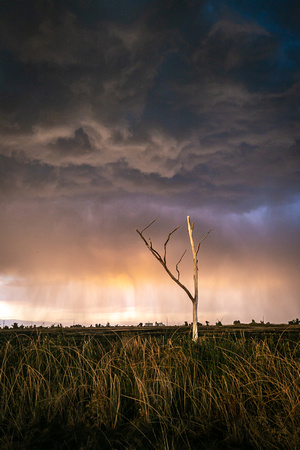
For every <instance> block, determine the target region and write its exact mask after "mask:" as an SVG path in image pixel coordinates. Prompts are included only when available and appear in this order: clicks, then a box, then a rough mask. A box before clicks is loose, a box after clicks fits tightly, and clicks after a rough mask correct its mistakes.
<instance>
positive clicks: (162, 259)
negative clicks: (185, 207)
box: [136, 216, 212, 342]
mask: <svg viewBox="0 0 300 450" xmlns="http://www.w3.org/2000/svg"><path fill="white" fill-rule="evenodd" d="M155 221H156V219H154V220H153V221H152V222H151V223H150V224H149V225H148V226H147V227H146V228H144V229H143V230H142V231H139V230H136V232H137V233H138V234H139V235H140V237H141V238H142V239H143V241H144V243H145V245H146V246H147V248H148V249H149V250H150V252H151V253H152V255H153V256H154V257H155V258H156V259H157V260H158V262H159V263H160V264H161V265H162V266H163V268H164V269H165V271H166V272H167V274H168V275H169V276H170V277H171V278H172V280H173V281H175V283H176V284H178V286H179V287H181V289H183V290H184V291H185V293H186V294H187V296H188V297H189V299H190V300H191V301H192V304H193V341H195V342H196V341H197V340H198V295H199V294H198V258H197V255H198V252H199V250H200V245H201V244H202V242H203V241H204V239H206V238H207V236H208V235H209V233H210V232H211V231H212V230H209V232H208V233H206V235H205V236H204V238H202V239H201V241H200V242H199V243H198V245H197V249H195V244H194V238H193V230H194V224H193V223H192V224H191V222H190V217H189V216H187V224H188V232H189V237H190V243H191V248H192V253H193V261H194V276H193V278H194V295H192V294H191V292H190V291H189V289H188V288H187V287H186V286H185V285H184V284H182V283H181V281H180V280H179V278H180V272H179V268H178V266H179V263H180V262H181V260H182V258H183V256H184V254H185V252H184V253H183V254H182V256H181V258H180V259H179V261H178V263H177V264H176V271H177V277H176V276H175V275H174V274H173V273H172V272H171V271H170V269H169V268H168V266H167V244H168V242H169V240H170V237H171V235H172V234H173V233H174V232H175V231H176V230H178V228H179V226H178V227H177V228H175V229H174V230H173V231H171V232H170V233H169V234H168V237H167V240H166V242H165V244H164V256H163V257H161V255H160V254H159V253H158V252H157V251H156V250H155V249H154V248H153V246H152V242H151V239H150V238H149V242H148V241H147V240H146V239H145V237H144V235H143V232H144V231H145V230H147V228H149V227H150V226H151V225H152V224H153V223H154V222H155Z"/></svg>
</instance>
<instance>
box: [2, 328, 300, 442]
mask: <svg viewBox="0 0 300 450" xmlns="http://www.w3.org/2000/svg"><path fill="white" fill-rule="evenodd" d="M0 361H1V362H0V448H3V449H5V448H7V449H9V448H11V449H12V448H13V449H18V448H19V449H25V448H31V449H33V448H51V449H54V448H57V449H59V448H66V449H67V448H72V449H74V448H78V449H79V448H80V449H88V448H90V449H94V448H95V449H97V448H101V449H105V448H114V449H116V448H122V449H125V448H132V449H134V448H137V449H138V448H156V449H177V448H187V449H189V448H191V449H193V448H197V449H198V448H200V449H201V448H256V449H277V448H284V449H297V448H300V346H299V343H297V342H292V341H289V340H286V339H285V338H284V336H282V337H281V338H279V339H276V340H274V339H273V338H265V339H263V340H260V339H246V338H245V336H243V335H239V336H236V335H235V334H231V335H224V336H220V337H218V338H217V337H202V338H200V339H199V343H198V344H194V343H192V342H190V340H188V338H182V339H181V340H180V339H179V338H176V336H175V337H173V338H172V339H165V338H161V339H154V338H151V337H147V338H143V337H141V336H140V337H138V336H132V337H128V338H122V339H118V340H117V341H101V340H99V339H97V337H92V338H83V339H80V340H75V339H72V338H70V337H64V336H63V335H61V336H59V335H58V336H53V337H50V336H47V335H46V336H45V335H42V334H40V335H38V336H37V337H27V336H25V335H16V336H14V337H12V338H11V339H9V340H7V341H6V342H3V343H2V344H1V347H0ZM47 445H49V446H48V447H47Z"/></svg>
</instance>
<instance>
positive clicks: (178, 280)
mask: <svg viewBox="0 0 300 450" xmlns="http://www.w3.org/2000/svg"><path fill="white" fill-rule="evenodd" d="M185 254H186V250H184V252H183V253H182V255H181V258H180V260H179V261H178V263H177V264H176V270H177V273H178V278H177V279H178V281H179V277H180V272H179V269H178V266H179V264H180V263H181V260H182V258H183V257H184V255H185Z"/></svg>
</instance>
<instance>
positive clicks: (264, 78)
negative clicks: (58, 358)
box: [0, 0, 300, 322]
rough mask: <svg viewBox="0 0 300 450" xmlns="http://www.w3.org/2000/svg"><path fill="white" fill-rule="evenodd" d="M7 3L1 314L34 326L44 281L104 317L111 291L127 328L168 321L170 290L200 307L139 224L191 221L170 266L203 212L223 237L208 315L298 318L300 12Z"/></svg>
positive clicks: (0, 26) (207, 224) (214, 243)
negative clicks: (170, 274)
mask: <svg viewBox="0 0 300 450" xmlns="http://www.w3.org/2000/svg"><path fill="white" fill-rule="evenodd" d="M0 8H1V14H0V35H1V47H0V51H1V77H0V89H1V102H0V132H1V141H0V174H1V176H0V200H1V239H0V242H1V244H0V251H1V255H2V258H1V262H0V272H1V274H2V276H3V284H2V291H1V292H2V293H1V297H0V303H1V302H3V305H4V304H5V305H6V308H8V306H7V305H12V304H17V303H18V305H23V306H22V307H21V306H19V308H20V309H19V310H17V311H20V315H22V314H23V316H24V310H25V309H24V308H26V305H28V307H29V306H30V305H32V302H31V300H32V299H33V298H36V294H34V289H37V286H41V285H43V286H45V291H43V294H42V296H45V298H48V294H47V292H49V291H47V288H46V287H47V286H49V285H50V284H51V285H53V283H54V285H55V283H58V285H59V286H61V287H60V288H59V289H60V291H59V295H58V294H57V295H58V297H57V298H60V299H64V300H63V301H62V300H59V301H58V300H57V301H58V303H61V302H62V303H63V304H64V305H65V306H64V308H65V309H66V310H69V309H70V310H71V311H72V312H70V314H71V315H72V314H73V315H75V314H76V311H77V309H78V308H79V303H80V300H76V301H75V300H72V295H71V294H70V292H71V291H70V290H69V291H68V289H69V288H68V286H70V283H71V284H72V283H73V284H74V283H75V284H76V283H83V284H81V286H83V285H84V286H85V288H82V291H81V292H82V298H85V299H86V298H88V296H89V295H92V296H93V305H94V306H93V307H92V306H91V305H90V308H91V310H92V309H93V308H94V309H93V311H98V313H97V314H99V315H100V316H101V314H102V313H103V315H106V316H108V315H109V310H107V309H105V308H106V307H104V304H106V303H105V302H106V300H105V299H107V298H108V297H109V298H111V299H112V298H113V304H114V306H113V309H114V311H115V310H119V312H120V319H117V318H116V319H115V320H116V321H120V320H121V319H122V320H125V321H126V320H127V321H129V322H130V320H131V321H134V320H138V322H140V321H143V320H142V319H143V318H142V317H141V316H142V315H143V311H146V310H147V314H148V316H147V319H149V320H150V319H151V320H154V321H155V320H156V317H158V315H159V314H160V312H159V311H161V310H163V312H161V314H162V317H158V319H159V320H162V319H163V317H164V315H167V312H168V309H169V308H171V309H172V306H170V305H171V303H172V302H171V300H170V298H173V296H175V297H176V299H177V300H178V299H179V300H178V307H177V309H176V308H175V309H176V311H177V312H176V314H175V313H174V315H173V316H172V320H173V322H176V321H183V320H185V319H186V315H187V314H189V307H190V305H189V304H188V300H186V303H187V305H185V303H184V302H182V299H181V293H177V291H176V290H174V288H173V287H172V285H171V283H169V281H168V280H166V279H165V278H164V277H165V274H163V273H161V272H160V268H159V267H158V268H156V265H155V261H153V262H152V261H151V255H147V253H146V251H147V249H146V248H145V247H143V245H142V242H141V241H140V242H139V239H138V235H137V234H136V233H135V229H136V228H137V227H141V228H143V227H144V226H146V225H147V224H148V223H150V222H151V221H152V220H153V218H155V217H158V221H157V224H156V225H155V227H153V229H152V228H151V229H150V230H149V232H150V233H151V232H152V233H153V235H154V237H156V238H157V240H158V241H157V242H158V243H161V242H163V239H164V236H166V235H167V234H168V232H169V231H170V230H171V229H173V228H174V227H175V226H177V225H178V224H180V225H181V228H180V230H181V231H180V233H178V237H175V236H174V242H173V243H172V245H173V246H174V247H173V248H174V255H173V254H172V257H173V256H174V261H175V260H176V257H177V255H178V254H180V252H181V248H182V247H184V248H186V247H185V246H186V245H187V242H186V237H187V236H186V231H185V228H186V225H185V218H186V215H187V214H190V215H191V217H192V219H193V220H194V222H195V227H196V228H197V226H198V229H199V236H201V233H206V231H207V230H208V229H210V228H214V233H213V234H212V235H211V236H210V237H209V241H207V242H205V250H203V252H204V255H203V260H206V263H205V264H204V266H203V268H202V274H203V277H202V278H201V281H200V283H202V287H203V295H204V303H203V308H204V311H205V314H206V316H207V317H209V320H214V319H211V317H213V318H214V316H215V315H216V314H217V315H218V316H219V315H220V314H221V312H222V316H225V317H227V320H228V321H230V320H232V319H233V316H232V314H233V313H232V311H234V310H236V311H238V312H237V314H240V315H241V317H242V316H243V317H244V318H245V320H248V319H249V321H250V319H251V318H252V317H250V315H252V314H254V312H255V310H254V309H253V308H252V309H251V308H250V310H249V303H251V302H252V304H256V303H255V302H258V303H259V304H260V305H261V306H260V309H261V311H260V312H259V314H261V315H266V316H267V315H268V314H269V315H270V317H271V318H272V319H271V320H277V321H281V320H288V319H289V318H292V317H290V316H293V315H294V316H295V315H297V314H298V315H299V284H297V283H298V282H297V274H296V270H295V268H296V267H297V266H299V257H298V255H299V248H298V247H297V245H298V244H297V243H298V241H299V229H298V224H299V214H300V213H299V175H300V174H299V162H300V152H299V150H300V148H299V147H300V128H299V104H300V102H299V100H300V98H299V97H300V96H299V92H300V76H299V74H300V59H299V54H300V53H299V50H300V37H299V29H300V28H299V25H300V24H299V19H298V18H299V17H300V10H299V5H298V2H295V1H288V2H285V3H282V2H277V3H276V4H274V2H272V1H266V2H263V4H262V3H261V2H256V1H255V2H251V5H247V4H245V2H237V1H234V0H226V1H225V2H220V1H217V0H216V1H214V0H201V1H191V2H187V1H182V0H177V1H175V0H174V1H173V0H172V1H170V2H160V1H154V0H153V1H152V0H150V1H136V2H135V1H133V2H122V1H117V0H116V1H106V0H101V1H99V2H80V1H67V0H62V1H60V2H55V1H53V0H45V1H43V2H41V1H38V0H25V1H24V0H23V1H20V0H11V1H9V2H2V4H1V7H0ZM158 224H159V225H158ZM152 230H153V231H152ZM171 251H172V250H171V249H170V252H171ZM187 259H188V258H187ZM274 261H276V264H275V263H274ZM255 268H259V270H258V269H255ZM182 270H183V273H185V274H186V276H187V277H188V276H189V270H188V268H185V266H184V265H183V268H182ZM262 274H264V276H262ZM114 280H118V281H115V282H114ZM120 280H123V281H122V282H121V281H120ZM124 280H125V281H124ZM222 280H223V281H222ZM225 280H227V282H225ZM262 280H263V281H262ZM266 280H267V281H266ZM188 282H189V281H188ZM118 283H119V284H120V285H122V283H123V284H124V285H125V288H124V290H122V288H117V285H118V286H119V284H118ZM276 283H277V284H276ZM278 283H279V284H278ZM73 284H72V285H73ZM17 285H19V288H16V286H17ZM21 285H22V286H23V287H21ZM229 285H230V288H229ZM279 285H280V287H279ZM13 286H14V287H13ZM87 286H90V287H87ZM91 286H94V287H93V288H91ZM95 286H96V287H95ZM126 286H127V287H126ZM149 286H151V288H149ZM275 286H277V287H276V288H275ZM114 287H115V289H116V292H115V293H114V291H113V289H114ZM49 289H50V288H49ZM64 289H65V290H64ZM70 289H71V288H70ZM89 289H94V290H93V294H89ZM126 289H127V290H126ZM143 289H144V290H143ZM51 292H52V291H51ZM53 292H54V291H53ZM68 292H69V293H68ZM120 292H121V293H120ZM143 292H144V294H143ZM64 293H65V294H64ZM67 293H68V294H67ZM53 295H54V294H53ZM126 295H127V297H126ZM54 296H55V295H54ZM66 296H67V297H68V299H69V300H68V299H67V297H66ZM107 296H108V297H107ZM122 296H123V297H122ZM124 296H125V297H124ZM228 297H230V300H228ZM74 298H75V297H74ZM76 298H77V297H76ZM122 298H123V300H122ZM147 298H149V299H151V301H150V300H149V302H150V303H151V307H150V306H149V308H148V309H147V306H146V305H147ZM118 299H119V300H118ZM124 299H125V300H124ZM164 299H169V300H166V302H167V303H166V305H165V309H164V306H163V305H164V303H163V302H164ZM224 299H227V300H226V301H225V300H224ZM234 299H235V300H234ZM258 299H261V301H260V300H258ZM177 300H176V301H177ZM68 301H69V302H70V304H71V305H72V306H68ZM82 301H83V300H82ZM111 301H112V300H111ZM118 301H119V303H118ZM22 302H23V303H22ZM124 302H125V303H124ZM170 302H171V303H170ZM205 302H206V303H205ZM285 302H288V305H289V306H288V307H286V309H285V311H284V308H282V304H285ZM44 303H47V301H46V300H45V302H44ZM183 303H184V305H183V306H182V304H183ZM36 304H37V307H36V309H35V311H38V308H39V307H40V308H42V304H43V300H41V303H40V304H39V302H38V301H37V302H36ZM124 305H125V306H124ZM141 305H143V306H141ZM226 305H227V306H226ZM234 305H236V307H235V306H234ZM247 305H248V306H247ZM30 307H31V306H30ZM22 308H23V309H22ZM118 308H119V309H118ZM124 308H125V309H126V308H127V310H128V311H131V312H130V313H129V312H128V315H126V314H125V315H124V314H123V312H124ZM200 309H201V306H200ZM88 310H89V306H88V304H86V309H85V311H86V312H85V314H87V316H88ZM104 310H105V313H104ZM13 311H15V310H13ZM101 311H102V312H101ZM134 311H135V313H134ZM137 311H138V312H137ZM151 311H152V312H151ZM186 311H188V312H186ZM264 311H265V314H264ZM276 311H277V312H278V313H276ZM11 314H12V313H11ZM33 314H35V313H33ZM36 314H37V313H36ZM55 314H60V313H57V312H55ZM61 314H63V313H62V312H61ZM93 314H96V312H94V313H93ZM122 314H123V315H122ZM130 314H132V315H131V316H130ZM145 314H146V313H145ZM170 314H171V313H170ZM3 315H5V314H4V313H3ZM39 315H40V314H39ZM64 317H65V316H64ZM88 317H90V316H88ZM101 317H102V316H101ZM114 317H115V316H114ZM170 317H171V316H170ZM219 318H220V317H219ZM237 318H239V317H234V319H237ZM110 320H112V319H110ZM95 321H96V319H95ZM98 321H99V320H97V322H98Z"/></svg>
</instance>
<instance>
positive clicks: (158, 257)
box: [136, 219, 194, 302]
mask: <svg viewBox="0 0 300 450" xmlns="http://www.w3.org/2000/svg"><path fill="white" fill-rule="evenodd" d="M155 220H156V219H155ZM155 220H153V222H151V223H150V225H152V223H154V222H155ZM150 225H148V226H147V227H146V228H144V229H143V230H142V231H139V230H138V229H136V232H137V233H138V234H139V235H140V237H141V239H143V241H144V243H145V245H146V247H147V248H148V250H149V251H150V252H151V253H152V255H153V256H154V257H155V258H156V259H157V260H158V262H160V264H161V265H162V266H163V268H164V269H165V271H166V272H167V274H168V275H169V277H170V278H172V280H173V281H175V283H176V284H178V286H180V287H181V289H183V290H184V292H185V293H186V294H187V295H188V297H189V299H190V300H191V301H192V302H194V297H193V295H192V294H191V293H190V291H189V290H188V288H187V287H186V286H185V285H184V284H182V283H181V282H180V281H179V278H178V279H177V278H176V277H175V275H174V274H173V273H172V272H171V271H170V269H169V268H168V266H167V264H166V261H165V260H164V259H163V258H162V257H161V256H160V254H159V253H158V251H156V250H155V249H154V248H153V247H152V242H151V239H150V238H149V242H150V244H149V243H148V242H147V241H146V239H145V237H144V236H143V232H144V231H145V230H146V229H147V228H149V227H150ZM178 228H179V227H177V228H175V230H173V231H172V232H171V233H169V235H168V238H167V240H166V242H165V246H166V245H167V243H168V241H169V239H170V236H171V234H172V233H174V232H175V231H176V230H177V229H178ZM164 256H165V255H164ZM182 257H183V255H182ZM182 257H181V259H182ZM179 262H180V261H179ZM179 262H178V263H177V265H178V264H179Z"/></svg>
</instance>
